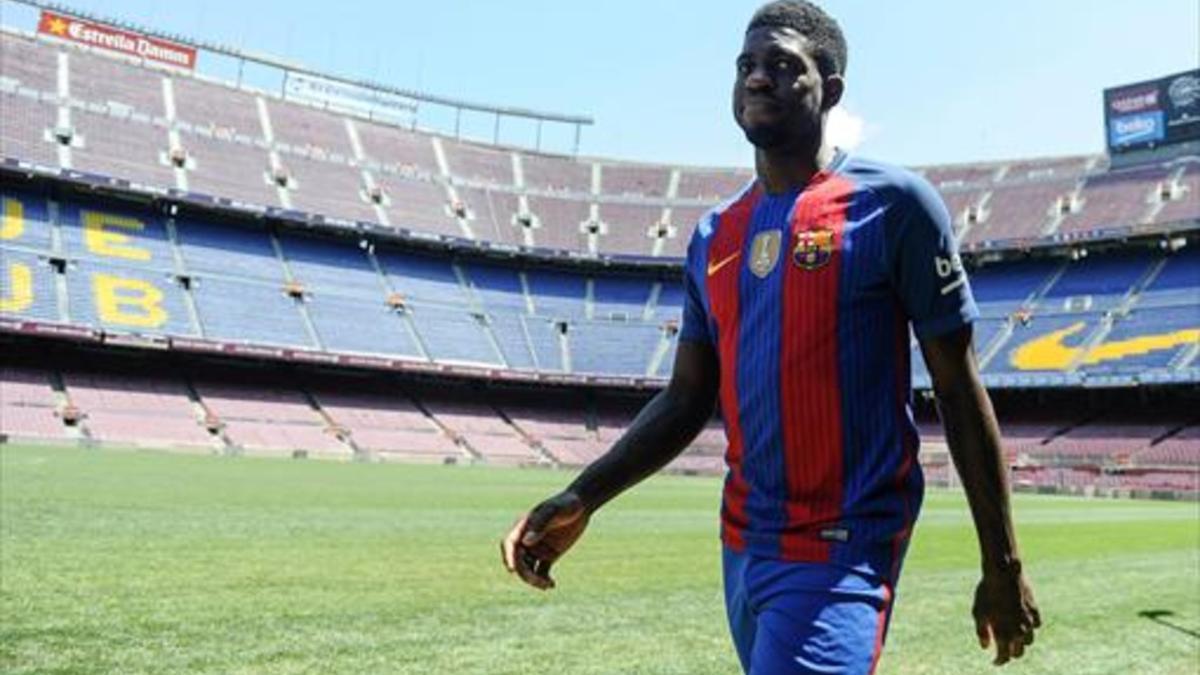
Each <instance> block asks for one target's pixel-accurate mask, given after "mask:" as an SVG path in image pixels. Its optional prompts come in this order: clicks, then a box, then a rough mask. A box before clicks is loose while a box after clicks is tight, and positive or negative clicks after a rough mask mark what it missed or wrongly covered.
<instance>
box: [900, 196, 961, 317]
mask: <svg viewBox="0 0 1200 675" xmlns="http://www.w3.org/2000/svg"><path fill="white" fill-rule="evenodd" d="M902 194H904V195H905V197H906V199H904V200H903V201H902V203H901V205H900V206H901V208H900V209H899V210H900V213H899V215H900V217H901V218H902V219H903V221H904V222H903V224H902V226H901V227H899V228H897V230H895V231H896V232H897V241H896V242H895V250H894V252H893V255H892V256H891V257H892V261H893V262H892V279H893V282H894V283H895V286H896V291H897V293H898V294H899V296H900V300H901V302H902V303H903V305H904V310H905V312H906V313H907V314H908V318H909V320H910V321H912V324H913V331H914V332H915V333H916V335H917V338H919V339H924V338H930V337H937V336H939V335H944V334H946V333H949V332H951V331H954V330H956V329H958V328H961V327H963V326H965V325H967V324H969V323H971V322H972V321H974V320H975V319H976V318H978V316H979V310H978V309H977V308H976V307H975V299H974V297H972V295H971V284H970V282H969V281H968V279H967V272H966V269H964V268H963V264H962V258H961V257H959V254H958V244H957V242H955V240H954V229H953V227H952V223H951V220H950V214H949V212H947V210H946V205H945V204H944V203H943V202H942V198H941V196H940V195H938V193H937V191H936V190H934V188H933V186H931V185H930V184H929V183H927V182H925V181H924V180H922V179H919V178H915V177H914V178H913V180H912V183H911V184H910V186H909V189H907V190H905V191H904V193H902Z"/></svg>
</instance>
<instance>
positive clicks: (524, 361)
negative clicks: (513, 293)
mask: <svg viewBox="0 0 1200 675" xmlns="http://www.w3.org/2000/svg"><path fill="white" fill-rule="evenodd" d="M487 323H488V325H489V326H491V329H492V335H494V336H495V337H496V343H497V344H498V345H499V347H500V353H501V354H503V355H504V361H505V363H507V364H508V366H509V367H510V368H520V369H533V368H535V367H536V365H535V363H534V360H533V352H532V351H531V348H530V346H529V339H528V338H527V337H526V336H525V324H524V323H523V322H522V321H521V316H520V315H519V314H518V313H515V312H512V311H509V310H503V309H502V310H500V311H493V312H490V313H489V314H488V315H487Z"/></svg>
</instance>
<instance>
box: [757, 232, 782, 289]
mask: <svg viewBox="0 0 1200 675" xmlns="http://www.w3.org/2000/svg"><path fill="white" fill-rule="evenodd" d="M782 234H783V231H782V230H767V231H766V232H759V233H758V235H756V236H755V237H754V242H753V243H752V244H751V245H750V271H751V272H754V276H756V277H758V278H759V279H766V278H767V275H768V274H770V273H771V270H773V269H775V265H776V263H778V262H779V248H780V247H781V246H782V243H781V241H782V238H783V237H782Z"/></svg>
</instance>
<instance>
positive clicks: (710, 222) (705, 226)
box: [692, 178, 758, 241]
mask: <svg viewBox="0 0 1200 675" xmlns="http://www.w3.org/2000/svg"><path fill="white" fill-rule="evenodd" d="M757 184H758V181H757V179H754V178H751V179H750V180H749V181H747V182H746V184H745V185H743V186H742V187H740V188H738V190H737V191H736V192H734V193H733V194H731V195H730V196H728V197H726V198H725V199H724V200H722V201H721V202H719V203H717V204H716V205H715V206H713V207H712V208H710V209H709V210H708V211H705V212H704V215H702V216H700V220H699V221H697V222H696V224H695V225H696V229H695V232H694V233H693V235H692V240H693V241H694V240H696V239H708V238H709V237H711V236H712V235H713V234H714V233H715V232H716V230H717V227H718V226H719V225H720V222H721V218H722V216H724V215H725V214H726V213H730V212H731V211H735V210H738V209H741V208H744V207H745V205H746V204H747V203H748V202H749V201H750V200H751V199H752V198H753V196H754V193H755V190H756V189H757Z"/></svg>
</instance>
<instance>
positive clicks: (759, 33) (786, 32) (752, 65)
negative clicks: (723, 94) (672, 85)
mask: <svg viewBox="0 0 1200 675" xmlns="http://www.w3.org/2000/svg"><path fill="white" fill-rule="evenodd" d="M831 79H835V78H831ZM836 79H838V81H839V82H840V78H836ZM824 85H825V83H824V82H823V81H822V77H821V73H820V71H819V70H818V69H817V62H816V60H815V59H814V58H813V55H812V52H811V50H810V45H809V42H808V39H807V38H805V37H804V35H802V34H801V33H799V32H798V31H796V30H795V29H793V28H787V27H775V26H764V27H761V28H755V29H754V30H751V31H749V32H747V33H746V39H745V43H744V44H743V46H742V53H741V54H739V55H738V58H737V79H736V80H735V82H734V85H733V116H734V119H735V120H737V123H738V126H740V127H741V128H742V131H743V132H745V134H746V140H748V141H750V142H751V143H752V144H754V146H755V147H757V148H759V149H762V150H778V149H786V148H794V147H805V146H811V145H812V144H813V141H814V140H815V139H814V136H817V135H819V134H820V133H821V115H822V114H823V113H824V112H825V110H826V107H825V106H824V105H823V103H825V102H826V94H827V93H826V92H825V91H824ZM830 93H832V92H830ZM837 94H840V91H839V92H837ZM833 103H836V100H835V101H833ZM830 105H832V103H831V104H830Z"/></svg>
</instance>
